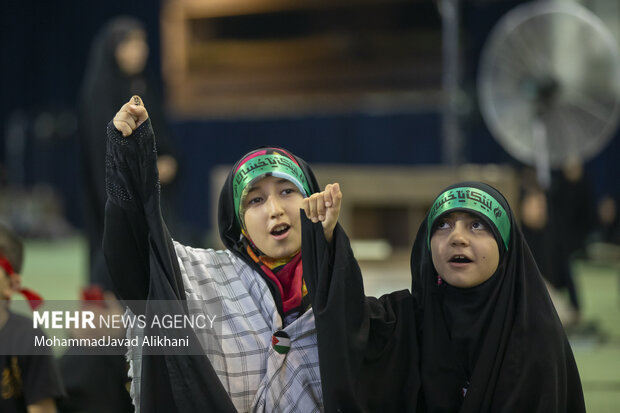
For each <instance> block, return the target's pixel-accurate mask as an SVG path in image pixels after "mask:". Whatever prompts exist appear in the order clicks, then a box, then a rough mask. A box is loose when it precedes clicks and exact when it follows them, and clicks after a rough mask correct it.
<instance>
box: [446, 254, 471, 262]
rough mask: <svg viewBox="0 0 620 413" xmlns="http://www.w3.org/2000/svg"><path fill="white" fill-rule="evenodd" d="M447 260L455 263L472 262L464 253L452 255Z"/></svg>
mask: <svg viewBox="0 0 620 413" xmlns="http://www.w3.org/2000/svg"><path fill="white" fill-rule="evenodd" d="M449 262H453V263H456V264H467V263H470V262H472V260H470V259H469V258H467V256H466V255H454V256H453V257H452V258H450V260H449Z"/></svg>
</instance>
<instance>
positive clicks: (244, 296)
mask: <svg viewBox="0 0 620 413" xmlns="http://www.w3.org/2000/svg"><path fill="white" fill-rule="evenodd" d="M175 249H176V253H177V256H178V259H179V266H180V268H181V274H182V279H183V285H184V288H185V294H186V297H187V300H188V302H190V303H191V302H199V301H213V300H219V302H220V303H221V304H222V314H221V322H222V324H221V329H219V328H218V329H208V330H203V331H201V330H199V329H195V332H196V335H197V336H198V339H199V340H200V343H201V345H202V347H203V349H204V351H205V354H206V355H207V357H208V358H209V360H210V362H211V364H212V366H213V368H214V370H215V372H216V373H217V375H218V377H219V379H220V381H221V382H222V384H223V386H224V388H225V389H226V391H227V392H228V394H229V395H230V397H231V399H232V401H233V404H234V405H235V407H236V408H237V410H238V411H239V412H265V413H267V412H268V413H275V412H303V413H311V412H320V411H322V410H323V407H322V393H321V381H320V373H319V360H318V351H317V338H316V329H315V325H314V315H313V313H312V310H311V309H310V310H308V311H306V312H305V313H304V314H302V315H301V316H300V317H299V318H298V319H296V320H295V321H293V322H292V323H291V324H289V325H287V326H286V327H285V328H284V329H282V318H281V317H280V315H279V313H278V311H277V308H276V304H275V302H274V299H273V296H272V295H271V292H270V291H269V288H268V287H267V284H266V283H265V281H264V280H263V279H262V277H261V276H260V274H258V273H257V272H256V271H255V270H253V269H252V268H251V267H249V266H248V265H247V264H246V263H245V262H243V261H242V260H241V259H239V258H237V257H236V256H235V255H233V254H232V253H231V252H230V251H228V250H225V251H215V250H212V249H208V250H205V249H198V248H191V247H186V246H184V245H181V244H179V243H178V242H175ZM190 311H192V310H190ZM196 311H199V310H196ZM278 330H283V331H285V332H286V333H287V334H288V335H289V337H290V341H291V348H290V350H289V351H288V353H286V354H280V353H278V352H276V351H275V350H274V349H273V347H272V344H271V340H272V335H273V333H274V332H276V331H278ZM136 335H138V336H140V335H143V333H142V332H141V331H140V330H139V329H138V328H137V327H136V328H134V329H133V330H130V331H128V336H130V337H134V336H136ZM127 356H128V359H129V361H130V363H131V368H130V370H131V372H130V374H131V375H132V376H133V381H132V388H131V393H132V398H133V400H134V402H138V401H139V398H140V397H139V395H140V391H141V389H140V371H141V363H140V361H141V354H139V349H137V350H136V349H134V350H130V351H129V352H128V354H127ZM136 410H137V411H139V403H138V404H137V405H136Z"/></svg>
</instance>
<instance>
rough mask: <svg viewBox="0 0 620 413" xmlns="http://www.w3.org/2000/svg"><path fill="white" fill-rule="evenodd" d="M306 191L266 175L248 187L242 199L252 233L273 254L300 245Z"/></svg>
mask: <svg viewBox="0 0 620 413" xmlns="http://www.w3.org/2000/svg"><path fill="white" fill-rule="evenodd" d="M303 199H304V197H303V195H302V194H301V193H300V192H299V189H297V187H296V186H295V184H293V183H292V182H291V181H288V180H286V179H282V178H277V177H275V176H267V177H265V178H263V179H261V180H259V181H258V182H257V183H255V184H254V185H253V186H252V188H251V189H250V190H249V191H248V194H247V196H246V198H245V200H244V201H243V203H244V204H243V208H244V211H245V212H244V220H245V227H246V231H247V233H248V235H249V237H250V238H251V239H252V242H254V245H256V246H257V247H258V249H260V250H261V251H262V252H263V253H264V254H266V255H268V256H269V257H271V258H276V259H280V258H286V257H290V256H291V255H293V254H295V253H296V252H297V251H299V250H300V249H301V221H300V219H299V209H300V208H301V206H302V200H303Z"/></svg>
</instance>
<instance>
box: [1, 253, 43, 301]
mask: <svg viewBox="0 0 620 413" xmlns="http://www.w3.org/2000/svg"><path fill="white" fill-rule="evenodd" d="M0 268H2V269H4V271H5V272H6V274H7V275H8V276H9V277H15V276H16V273H15V271H14V270H13V266H12V265H11V263H10V262H9V260H7V259H6V258H5V257H3V256H1V255H0ZM19 292H20V293H21V294H22V295H23V296H24V298H26V300H28V304H30V308H32V309H33V310H36V309H37V308H38V307H39V306H40V305H41V304H43V297H41V296H40V295H39V294H37V293H35V292H34V291H32V290H29V289H27V288H22V289H20V290H19Z"/></svg>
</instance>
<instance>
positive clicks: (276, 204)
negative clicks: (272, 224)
mask: <svg viewBox="0 0 620 413" xmlns="http://www.w3.org/2000/svg"><path fill="white" fill-rule="evenodd" d="M267 204H268V206H269V217H270V218H277V217H279V216H281V215H283V214H284V208H282V204H281V203H280V201H279V200H278V199H277V198H276V197H274V196H270V197H269V199H268V201H267Z"/></svg>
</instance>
